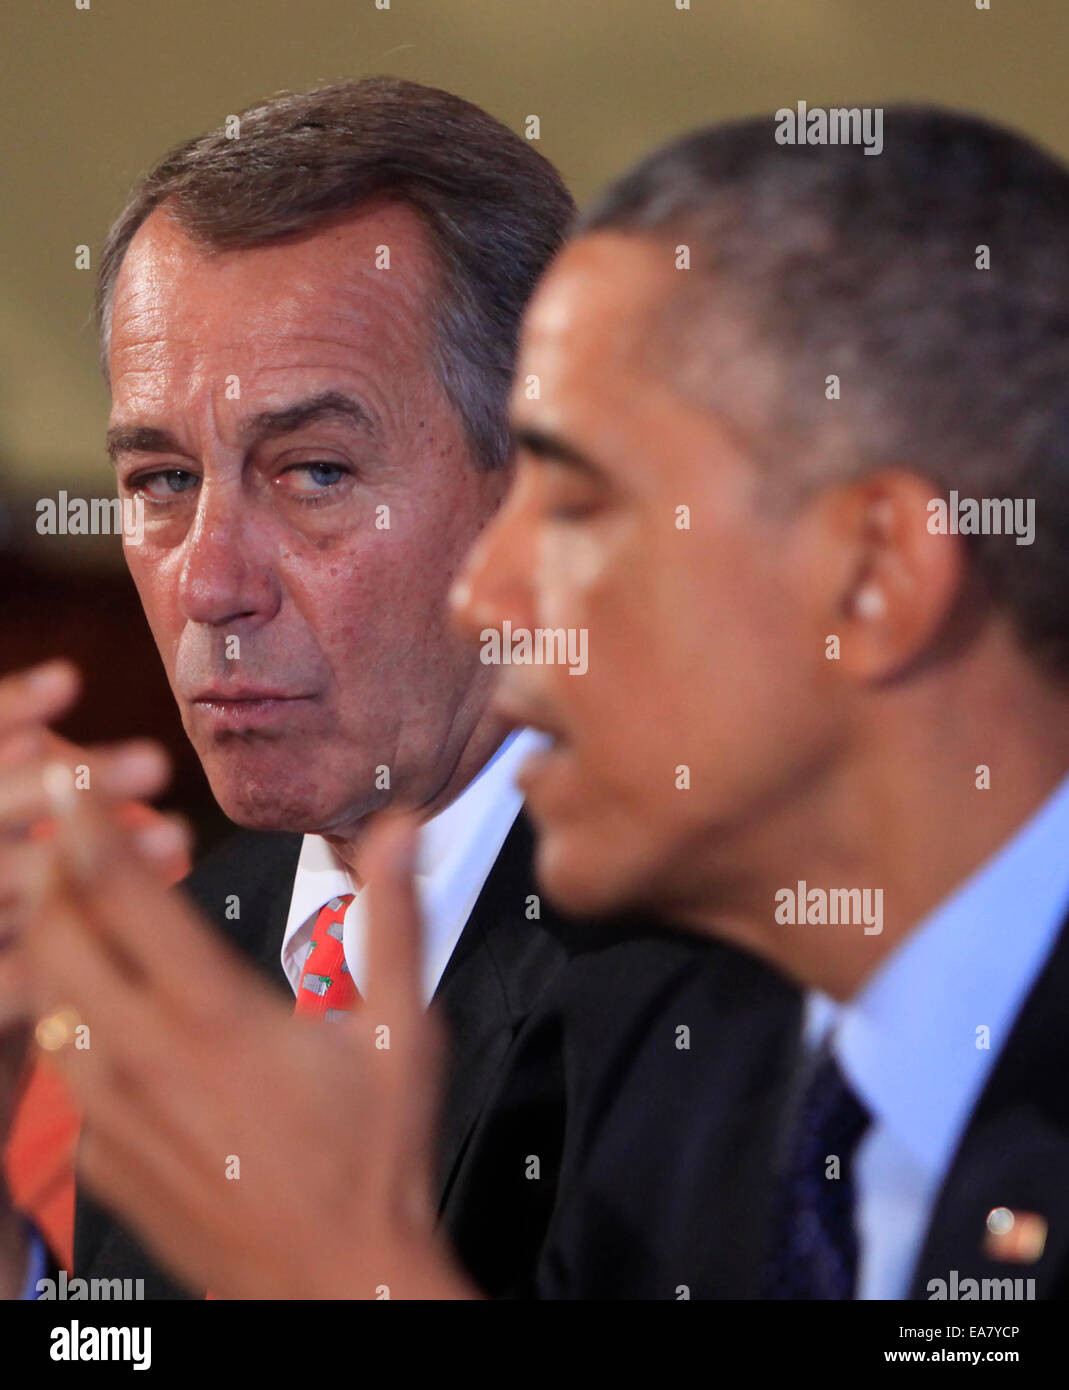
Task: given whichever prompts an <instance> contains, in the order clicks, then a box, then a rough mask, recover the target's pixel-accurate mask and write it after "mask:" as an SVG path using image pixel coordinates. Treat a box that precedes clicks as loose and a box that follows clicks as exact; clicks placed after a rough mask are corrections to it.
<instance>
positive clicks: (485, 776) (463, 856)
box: [282, 729, 544, 1003]
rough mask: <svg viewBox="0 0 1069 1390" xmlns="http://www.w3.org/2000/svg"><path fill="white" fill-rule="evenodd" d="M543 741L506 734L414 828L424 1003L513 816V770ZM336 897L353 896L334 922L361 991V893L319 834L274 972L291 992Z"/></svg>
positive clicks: (306, 854) (308, 840) (300, 873)
mask: <svg viewBox="0 0 1069 1390" xmlns="http://www.w3.org/2000/svg"><path fill="white" fill-rule="evenodd" d="M543 742H544V736H543V735H541V734H539V733H537V732H535V730H533V729H520V730H517V731H516V732H514V733H512V734H510V735H509V736H508V738H506V740H505V741H504V743H502V745H501V747H500V748H499V749H498V750H497V752H496V753H495V754H494V756H493V757H492V758H491V759H490V761H489V762H488V763H487V764H486V766H485V767H484V768H483V769H482V770H481V771H480V772H479V773H478V775H477V776H476V777H475V778H474V779H473V780H472V781H471V782H469V783H468V785H467V786H466V787H465V788H464V790H463V791H462V792H461V793H460V795H459V796H458V797H457V798H456V799H455V800H454V801H451V802H450V803H449V805H448V806H446V807H445V808H444V810H441V811H439V812H438V814H437V815H435V816H432V817H431V818H430V819H429V820H427V821H425V822H424V823H423V824H422V825H421V826H420V831H419V851H418V860H417V869H416V889H417V892H418V895H419V899H420V904H421V906H422V909H423V922H424V941H423V994H424V998H425V1000H426V1001H427V1002H428V1003H429V1002H430V1000H431V998H432V997H433V995H434V991H435V990H436V989H437V988H438V982H439V980H440V979H441V978H442V974H443V972H444V970H445V967H446V965H447V964H448V963H449V957H450V956H451V955H452V954H453V949H454V947H455V946H456V944H457V941H458V940H459V939H460V933H461V932H462V931H463V930H464V924H465V923H466V922H467V920H468V917H469V916H470V914H471V910H472V908H473V907H474V906H475V902H476V899H477V898H478V896H479V894H480V893H481V892H482V889H483V884H484V883H485V882H486V879H487V877H488V876H489V873H490V870H491V869H492V868H493V865H494V861H495V860H496V859H497V856H498V854H499V853H500V851H501V846H502V845H503V844H504V843H505V839H506V837H507V835H508V833H509V831H510V830H511V829H512V825H513V822H514V821H515V819H516V817H517V815H518V814H519V810H520V806H521V805H522V803H523V795H522V793H521V792H520V790H519V788H518V787H517V786H516V773H517V771H518V769H519V766H520V764H521V763H522V762H524V760H525V759H526V758H527V757H528V755H529V754H530V753H532V752H533V751H534V750H535V749H536V748H538V747H539V746H541V744H542V743H543ZM343 893H354V894H355V897H354V899H353V901H352V902H351V903H350V904H349V909H348V911H347V912H346V914H345V921H344V923H343V924H342V945H343V947H344V949H345V960H346V964H347V965H348V967H349V972H350V974H351V975H352V979H353V984H354V985H355V986H356V988H357V989H358V990H359V991H360V992H361V993H364V992H365V985H366V977H367V964H366V948H367V922H366V920H365V903H364V898H363V894H362V892H361V890H360V889H359V888H358V887H357V886H356V885H355V884H354V883H353V880H352V877H351V875H350V873H349V871H348V869H347V868H346V867H345V865H344V864H343V863H342V861H341V860H340V859H339V858H338V856H337V855H336V854H335V853H334V851H333V849H331V847H330V845H329V844H328V843H327V841H326V840H324V839H323V838H322V837H321V836H319V835H306V836H305V837H304V841H303V843H302V845H301V854H300V858H299V859H298V861H297V873H296V876H295V878H294V882H293V895H292V897H291V898H290V909H289V915H288V917H287V919H286V933H285V936H284V937H283V940H282V968H283V970H284V971H285V972H286V977H287V979H288V980H289V982H290V985H291V986H292V988H293V992H294V994H296V993H297V989H298V987H299V985H300V979H301V970H302V969H303V967H304V962H305V959H306V957H307V955H308V948H309V946H310V944H311V940H312V930H313V928H314V926H315V919H316V915H317V914H318V912H319V909H320V908H321V907H322V906H323V905H324V903H327V902H329V901H330V899H331V898H335V897H340V896H341V895H342V894H343Z"/></svg>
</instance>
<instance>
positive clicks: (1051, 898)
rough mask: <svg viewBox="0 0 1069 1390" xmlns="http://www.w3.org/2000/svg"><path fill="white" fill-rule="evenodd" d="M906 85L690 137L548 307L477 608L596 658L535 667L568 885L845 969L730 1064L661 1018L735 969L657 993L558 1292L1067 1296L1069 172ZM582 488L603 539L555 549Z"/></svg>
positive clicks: (574, 1227) (659, 157)
mask: <svg viewBox="0 0 1069 1390" xmlns="http://www.w3.org/2000/svg"><path fill="white" fill-rule="evenodd" d="M781 114H782V113H781ZM879 114H880V122H881V129H882V130H883V131H884V144H883V150H882V153H881V154H880V155H879V157H878V158H869V157H868V155H869V154H871V153H872V152H871V151H870V150H863V149H862V148H860V146H857V145H854V146H850V145H839V146H835V145H826V144H824V143H821V142H820V141H819V139H818V140H817V141H816V142H815V143H810V144H806V142H805V140H804V139H803V140H801V141H800V142H799V143H798V144H797V145H795V144H790V145H787V144H783V143H782V142H781V141H780V139H779V136H778V135H777V136H776V138H773V131H774V129H775V128H776V127H775V126H774V123H773V122H772V121H771V120H761V119H759V120H753V121H747V122H740V123H737V124H734V125H728V126H724V127H720V128H713V129H709V130H706V131H701V132H697V133H696V134H694V135H692V136H690V137H687V138H684V139H683V140H681V141H679V142H678V143H677V144H675V145H674V146H672V147H669V148H667V149H665V150H662V151H659V152H657V153H656V154H654V155H652V156H651V157H650V158H649V159H648V160H647V161H646V162H645V163H643V164H642V165H641V166H639V167H638V168H637V169H636V170H634V171H632V172H631V173H630V174H628V175H626V176H625V177H624V178H623V179H621V180H620V181H619V183H617V184H616V185H615V186H614V187H613V188H611V189H610V190H609V191H608V193H606V194H605V195H604V197H603V198H602V199H601V200H599V202H598V203H597V205H596V206H595V207H594V208H593V209H592V210H591V211H590V213H589V214H587V216H586V217H585V218H584V220H583V221H582V223H581V226H580V234H579V236H578V238H577V239H576V240H575V241H574V242H573V243H572V245H571V246H570V247H569V248H568V250H567V251H566V252H565V253H564V255H563V256H562V257H561V258H560V260H559V261H558V262H557V263H556V265H555V266H554V268H553V269H552V270H551V272H550V273H549V275H548V276H547V278H546V280H545V281H544V283H543V285H542V286H541V287H540V289H539V291H538V292H537V294H536V296H535V299H534V300H533V302H532V305H531V307H530V310H529V313H528V317H527V320H526V323H525V328H524V336H523V347H522V349H521V360H520V366H519V372H520V373H521V374H530V373H535V374H537V375H538V376H539V379H540V381H541V382H542V397H541V400H540V401H539V402H527V401H525V400H523V399H522V397H521V396H520V394H519V393H517V394H516V397H515V409H514V430H515V433H516V436H517V442H518V473H517V478H516V482H515V485H514V492H513V495H512V497H511V498H510V500H509V502H508V503H507V505H506V507H505V508H504V509H503V511H502V513H501V516H500V518H499V521H498V523H497V524H496V525H495V527H494V528H493V529H492V530H491V531H490V533H489V534H487V535H486V536H484V537H483V538H482V541H481V543H480V547H479V553H478V557H477V559H476V561H475V563H474V564H473V566H472V568H471V569H470V570H469V572H468V573H467V575H466V576H465V579H464V584H465V591H464V597H463V602H464V604H465V614H466V617H467V621H468V623H469V626H470V627H471V628H472V630H473V631H479V630H481V629H483V628H485V627H488V626H491V625H494V624H500V623H503V622H505V621H507V622H509V623H510V624H511V625H512V628H513V629H514V630H515V629H517V628H521V627H523V626H524V625H526V624H528V623H530V622H531V621H532V620H533V616H534V615H535V614H536V613H539V612H542V611H545V610H547V609H548V610H551V611H553V612H555V613H562V614H568V615H569V620H570V621H572V622H575V623H579V624H583V625H586V626H589V627H590V629H591V632H592V650H593V649H594V646H595V644H596V649H597V650H598V651H600V652H601V653H602V660H601V662H599V663H592V666H591V672H592V674H591V679H590V680H589V681H587V682H584V683H581V684H580V683H578V682H569V681H567V680H561V679H559V677H558V675H557V673H555V672H554V671H552V670H550V669H546V670H544V671H532V670H519V669H517V670H512V671H509V672H507V673H506V675H505V680H504V682H503V686H502V689H501V692H500V694H499V696H498V704H499V707H500V708H502V709H503V710H505V711H507V712H508V713H509V714H510V716H511V717H512V718H513V719H514V720H517V721H522V722H524V723H533V724H535V725H538V726H541V727H542V728H544V729H545V730H546V731H548V732H549V733H550V734H551V735H552V737H553V739H554V745H553V748H552V749H551V751H550V752H549V753H547V754H543V755H542V756H541V757H540V759H539V760H538V762H537V763H536V764H535V765H534V766H532V767H531V768H530V769H529V770H528V771H526V772H525V774H524V776H523V783H524V786H525V789H526V791H527V794H528V805H529V807H530V809H531V812H532V815H533V817H534V819H535V821H536V824H537V826H538V829H539V832H540V833H539V849H538V857H537V867H538V873H539V878H540V880H541V881H542V882H543V884H544V885H545V887H546V890H547V892H548V893H550V894H551V895H552V896H553V897H554V898H555V900H557V901H559V902H562V903H565V904H567V905H568V906H569V907H570V908H572V909H573V910H584V911H586V910H605V909H607V908H614V907H618V906H619V905H620V903H621V902H625V901H626V902H629V903H631V904H632V905H635V904H638V905H650V904H655V905H656V907H657V909H658V910H659V911H661V912H667V913H669V914H670V915H672V916H674V917H676V918H678V919H679V920H681V921H686V922H688V923H689V924H691V925H693V926H695V927H697V928H698V929H700V930H702V931H706V932H710V933H715V934H716V935H718V936H721V937H723V938H726V939H728V940H730V941H733V942H734V943H735V944H736V945H739V946H742V947H745V948H747V949H748V950H751V951H753V952H754V953H756V954H757V955H758V956H761V957H763V958H764V959H765V960H766V961H767V962H769V963H771V964H772V965H773V966H775V967H776V968H778V969H779V970H781V971H782V972H784V974H785V975H787V976H792V977H794V978H795V979H796V980H797V981H799V982H800V983H802V984H803V985H805V986H806V987H808V991H809V992H808V995H807V999H806V1011H805V1012H806V1019H805V1028H806V1041H807V1047H806V1050H805V1053H804V1055H803V1060H802V1062H801V1063H800V1065H799V1066H798V1068H797V1069H795V1070H793V1071H792V1069H791V1068H790V1067H788V1068H786V1069H785V1068H784V1066H783V1059H784V1053H783V1051H782V1048H781V1047H780V1046H779V1033H778V1027H779V1022H778V1020H779V1012H778V1009H779V1006H778V1005H777V1004H775V1003H774V1002H770V1001H771V996H770V995H769V994H768V990H767V988H766V987H764V986H762V987H761V989H760V990H759V991H758V998H757V1002H756V1004H753V1005H751V1004H748V1003H746V1002H744V1000H745V997H746V995H747V994H748V993H750V992H751V990H752V986H750V987H749V988H748V987H747V985H746V982H745V973H744V974H743V976H742V978H741V979H740V982H739V984H738V987H737V997H738V1002H737V1006H736V1009H735V1018H734V1021H733V1023H731V1024H728V1023H726V1022H725V1023H724V1027H726V1028H730V1030H731V1033H732V1036H734V1037H735V1038H736V1039H737V1040H738V1045H737V1047H736V1048H735V1049H734V1050H733V1051H732V1053H731V1055H730V1060H727V1059H726V1058H725V1056H724V1054H723V1053H722V1052H718V1051H717V1050H716V1049H715V1048H709V1049H707V1050H706V1049H702V1048H695V1047H694V1045H693V1044H692V1049H691V1052H690V1053H689V1054H688V1055H685V1056H677V1055H673V1052H672V1050H671V1049H670V1048H669V1047H668V1046H667V1045H666V1039H667V1038H668V1037H669V1036H670V1030H671V1027H672V1025H673V1024H674V1023H676V1022H677V1021H680V1020H686V1019H687V1018H690V1017H695V1018H701V1019H705V1020H707V1021H708V1020H710V1019H712V1020H713V1023H712V1025H711V1026H714V1027H715V1026H716V1020H717V1019H719V1020H724V1012H723V1010H722V1009H720V1010H719V1012H718V1011H717V1010H714V1011H712V1013H710V1011H709V1010H708V1009H707V1008H703V1004H702V1000H703V997H704V996H705V995H706V994H707V993H708V990H707V987H705V986H703V985H702V984H701V982H698V981H691V982H687V983H686V984H685V985H684V987H683V989H682V992H681V993H680V994H679V996H678V997H669V999H668V1000H667V1002H666V1006H665V1010H664V1011H658V1010H657V1009H656V1008H651V1010H650V1013H649V1016H648V1018H647V1022H646V1025H645V1027H644V1029H641V1030H639V1034H638V1041H637V1043H635V1042H633V1043H631V1044H625V1045H624V1047H623V1050H622V1052H621V1053H620V1055H618V1056H617V1057H615V1058H614V1059H612V1060H611V1062H610V1063H609V1064H608V1065H607V1067H606V1085H605V1087H604V1090H603V1094H602V1102H601V1110H600V1112H599V1117H598V1120H597V1122H596V1124H595V1127H594V1129H593V1130H592V1131H591V1132H590V1133H588V1134H587V1135H586V1136H585V1138H584V1140H583V1143H582V1146H581V1147H582V1150H583V1152H582V1153H581V1155H580V1161H579V1165H578V1166H579V1169H580V1172H581V1176H580V1178H579V1180H578V1186H577V1187H575V1188H574V1189H573V1190H571V1191H570V1196H569V1199H568V1202H567V1205H566V1210H563V1211H562V1212H561V1213H560V1214H559V1216H558V1219H557V1221H556V1225H555V1232H554V1237H553V1240H552V1242H551V1252H550V1254H549V1255H548V1256H547V1260H546V1262H545V1263H544V1265H543V1268H542V1274H541V1282H540V1287H541V1290H542V1292H543V1294H545V1295H548V1296H558V1297H559V1296H565V1297H582V1296H584V1295H588V1294H591V1293H614V1294H616V1295H618V1296H624V1295H627V1296H651V1297H669V1298H670V1297H675V1296H679V1295H678V1294H677V1293H676V1292H675V1290H676V1289H677V1288H686V1289H688V1290H689V1292H690V1296H731V1295H733V1294H734V1295H739V1294H746V1295H749V1296H759V1297H766V1298H849V1297H857V1298H875V1299H879V1298H904V1297H914V1298H931V1299H944V1298H946V1299H969V1300H972V1299H992V1298H998V1299H1005V1298H1017V1299H1027V1298H1032V1297H1036V1298H1044V1297H1059V1296H1064V1294H1065V1292H1066V1290H1067V1287H1069V1194H1067V1190H1066V1183H1065V1175H1066V1173H1067V1172H1069V1099H1067V1092H1066V1088H1065V1085H1064V1075H1065V1067H1066V1063H1067V1062H1069V1027H1067V1024H1066V1019H1065V1010H1064V1006H1063V1000H1064V995H1065V989H1066V986H1067V985H1069V925H1067V922H1066V916H1067V912H1069V853H1067V846H1069V779H1067V773H1069V717H1067V716H1069V683H1067V672H1069V597H1067V596H1069V511H1067V508H1066V502H1065V499H1066V496H1067V495H1069V494H1067V484H1069V474H1067V471H1066V458H1067V455H1066V448H1065V445H1066V397H1065V380H1066V377H1067V374H1069V320H1067V318H1066V315H1065V308H1064V306H1065V302H1066V298H1067V296H1069V174H1067V172H1066V170H1065V168H1064V167H1063V166H1062V165H1061V164H1059V163H1058V162H1056V161H1055V160H1053V159H1051V158H1050V157H1049V156H1047V155H1046V154H1044V153H1043V152H1041V151H1040V150H1038V149H1037V148H1035V147H1034V146H1032V145H1030V144H1029V143H1028V142H1026V141H1024V140H1022V139H1020V138H1019V137H1017V136H1015V135H1013V134H1011V133H1010V132H1007V131H1004V130H1000V129H998V128H997V127H994V126H991V125H988V124H985V123H984V122H981V121H978V120H973V119H969V118H967V117H963V116H960V115H956V114H953V113H943V112H938V111H932V110H910V109H889V110H887V112H886V113H884V112H883V111H881V112H880V113H879ZM779 128H780V129H783V128H784V127H782V126H781V127H779ZM817 129H818V131H819V126H818V127H817ZM1023 225H1027V226H1028V227H1029V235H1028V236H1027V238H1022V237H1021V236H1020V235H1019V233H1018V228H1019V227H1021V226H1023ZM624 287H626V288H624ZM681 504H683V505H681ZM564 508H566V509H567V516H568V518H569V520H568V523H567V531H568V536H567V549H566V550H565V551H564V553H565V554H566V555H568V556H574V557H576V559H575V562H574V563H572V564H568V563H562V564H560V565H558V566H557V567H556V568H555V569H554V570H553V571H552V572H547V571H545V570H540V569H538V568H537V563H536V558H535V557H537V556H538V555H539V554H540V553H541V552H542V550H544V548H545V547H546V545H547V544H548V537H549V536H550V535H552V534H554V533H555V532H556V531H557V530H558V528H560V526H561V522H560V520H559V517H560V516H561V515H562V511H563V509H564ZM681 513H682V514H683V516H684V522H683V525H682V526H681V525H680V517H681ZM677 528H678V529H677ZM562 545H563V543H562ZM639 730H641V731H642V732H641V736H639V734H638V731H639ZM614 747H615V748H622V747H627V748H628V750H629V756H628V757H627V758H626V759H614V758H612V757H611V756H609V755H608V750H609V749H610V748H614ZM684 772H685V781H684V782H681V777H682V775H683V773H684ZM669 773H674V774H675V778H674V779H673V777H672V776H671V775H669ZM684 787H685V789H684ZM610 826H611V828H612V833H611V834H610V833H608V830H609V827H610ZM754 968H755V969H756V966H755V967H754ZM725 973H726V972H725ZM716 987H717V989H723V988H725V984H724V980H723V979H720V980H718V981H717V983H716ZM728 1096H733V1097H734V1099H733V1101H732V1102H731V1104H726V1103H725V1097H728ZM702 1097H706V1098H712V1099H710V1100H709V1101H708V1104H709V1111H708V1113H707V1115H706V1116H705V1117H704V1118H703V1119H696V1116H697V1115H698V1114H699V1113H700V1111H701V1106H702V1104H703V1101H702V1099H701V1098H702ZM725 1114H732V1115H733V1120H732V1122H731V1123H730V1124H724V1123H723V1122H722V1117H723V1116H724V1115H725ZM714 1116H715V1117H718V1118H720V1119H721V1122H720V1123H718V1124H714V1123H712V1120H713V1118H714ZM652 1135H658V1136H660V1137H661V1142H660V1143H659V1144H656V1145H655V1144H651V1143H650V1142H649V1136H652ZM668 1136H673V1137H674V1142H673V1141H672V1140H671V1139H669V1138H668ZM623 1154H628V1155H629V1156H631V1161H630V1162H628V1163H627V1164H621V1162H620V1157H621V1155H623ZM569 1187H571V1185H570V1184H569ZM625 1252H626V1258H625Z"/></svg>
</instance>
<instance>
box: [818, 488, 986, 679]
mask: <svg viewBox="0 0 1069 1390" xmlns="http://www.w3.org/2000/svg"><path fill="white" fill-rule="evenodd" d="M939 496H940V492H939V489H938V488H937V487H936V485H935V484H934V483H932V482H931V481H930V480H929V479H926V478H923V477H921V476H920V475H919V474H917V473H911V472H909V471H907V470H905V469H891V468H888V469H884V470H881V471H879V472H876V473H870V474H868V475H866V476H865V477H864V478H861V479H859V480H858V481H856V482H853V483H849V484H846V485H843V486H842V487H838V488H834V489H830V490H829V491H828V492H827V493H825V494H823V495H822V498H821V501H820V504H819V505H820V509H821V530H822V531H823V533H824V543H825V544H826V545H828V546H829V547H830V548H831V554H833V555H834V556H836V557H837V558H836V561H835V562H834V564H833V565H832V566H830V567H829V568H828V570H827V571H826V576H825V577H826V579H827V580H828V581H830V582H829V587H828V590H827V594H826V597H827V599H828V602H829V606H830V609H831V612H830V619H831V620H833V621H834V622H835V623H837V624H838V626H837V627H835V628H834V629H833V630H834V631H836V632H839V633H840V634H841V644H840V664H839V672H840V674H842V675H847V676H852V677H853V678H855V679H857V680H862V681H878V680H889V679H892V678H893V677H894V676H896V675H899V674H901V673H902V672H904V671H905V670H907V669H908V668H909V667H911V666H914V665H915V664H917V663H918V662H921V661H924V660H925V659H926V658H927V657H930V656H931V655H933V654H934V652H935V651H936V649H937V648H938V647H939V645H940V641H941V638H942V637H943V635H944V633H946V632H947V631H948V630H949V628H950V625H951V620H952V618H953V616H954V613H955V608H956V606H957V603H958V600H959V599H960V598H961V597H962V594H963V593H964V590H965V587H966V583H967V576H968V566H967V560H966V555H965V546H964V542H963V541H962V538H961V537H960V536H953V535H946V534H938V533H933V531H932V530H929V521H930V520H931V519H932V516H933V509H932V507H931V505H930V504H932V503H933V502H934V500H935V499H936V498H938V497H939Z"/></svg>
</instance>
